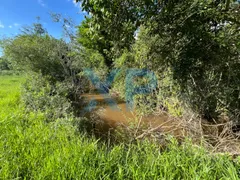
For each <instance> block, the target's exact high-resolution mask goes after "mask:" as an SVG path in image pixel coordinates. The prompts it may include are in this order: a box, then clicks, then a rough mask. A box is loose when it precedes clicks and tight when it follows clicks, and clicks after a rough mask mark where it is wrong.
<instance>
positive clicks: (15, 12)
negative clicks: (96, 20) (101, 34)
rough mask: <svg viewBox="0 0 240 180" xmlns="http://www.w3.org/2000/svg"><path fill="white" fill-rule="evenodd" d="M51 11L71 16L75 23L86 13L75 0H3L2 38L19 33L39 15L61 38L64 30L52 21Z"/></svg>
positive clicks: (0, 36) (48, 29)
mask: <svg viewBox="0 0 240 180" xmlns="http://www.w3.org/2000/svg"><path fill="white" fill-rule="evenodd" d="M50 12H54V13H61V14H62V15H64V16H65V17H71V18H72V19H73V20H74V22H75V24H80V22H81V21H82V20H83V19H84V13H83V12H81V10H80V5H79V4H76V3H74V2H73V0H59V1H56V0H21V1H19V0H1V2H0V38H2V37H11V36H15V35H17V34H18V33H19V29H20V28H21V27H22V26H26V25H31V24H32V23H34V22H36V17H38V16H39V17H40V18H41V20H40V22H41V23H42V24H43V25H44V27H45V28H46V29H47V31H48V33H49V34H51V35H53V36H54V37H56V38H60V37H61V36H62V30H61V28H60V25H59V24H57V23H53V22H52V20H51V17H50V15H49V13H50ZM0 56H1V51H0Z"/></svg>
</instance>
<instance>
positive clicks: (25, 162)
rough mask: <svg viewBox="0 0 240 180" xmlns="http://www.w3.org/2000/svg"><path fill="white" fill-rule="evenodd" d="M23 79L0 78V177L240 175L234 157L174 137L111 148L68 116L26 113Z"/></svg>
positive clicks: (169, 177) (61, 177) (176, 177)
mask: <svg viewBox="0 0 240 180" xmlns="http://www.w3.org/2000/svg"><path fill="white" fill-rule="evenodd" d="M23 80H24V78H22V77H8V76H4V77H0V85H1V89H0V97H1V99H0V105H1V110H0V112H1V116H0V132H1V134H0V179H151V180H152V179H211V180H212V179H239V168H240V165H239V163H238V161H235V162H234V161H233V160H231V159H230V158H229V157H227V156H222V155H221V156H219V155H218V156H217V155H210V154H208V153H207V152H206V151H205V150H204V149H203V148H199V147H194V146H193V145H191V143H190V142H185V143H183V145H181V146H179V145H178V143H177V142H176V141H175V140H174V139H170V142H169V145H168V146H167V148H166V149H165V150H164V151H160V148H159V145H157V144H154V143H151V142H149V141H141V142H137V143H135V144H118V145H112V146H109V145H108V144H105V143H100V142H98V140H96V139H94V138H89V137H87V136H85V135H84V134H79V133H77V131H75V128H74V127H73V126H72V125H71V122H70V121H71V120H57V121H56V122H54V123H46V119H45V117H44V115H43V114H41V113H25V112H24V109H23V108H22V106H21V103H20V99H19V97H20V96H19V92H20V89H19V87H20V83H21V82H22V81H23Z"/></svg>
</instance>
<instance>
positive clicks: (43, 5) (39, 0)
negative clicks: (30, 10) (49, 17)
mask: <svg viewBox="0 0 240 180" xmlns="http://www.w3.org/2000/svg"><path fill="white" fill-rule="evenodd" d="M38 4H40V5H41V6H42V7H45V6H46V4H45V3H44V2H43V0H38Z"/></svg>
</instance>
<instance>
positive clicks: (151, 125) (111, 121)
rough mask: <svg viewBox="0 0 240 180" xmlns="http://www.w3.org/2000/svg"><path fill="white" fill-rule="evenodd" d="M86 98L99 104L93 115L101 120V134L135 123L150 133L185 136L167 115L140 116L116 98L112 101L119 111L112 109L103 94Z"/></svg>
mask: <svg viewBox="0 0 240 180" xmlns="http://www.w3.org/2000/svg"><path fill="white" fill-rule="evenodd" d="M84 98H85V99H86V101H90V100H95V101H96V102H97V108H96V109H95V110H94V111H93V112H91V114H92V115H93V114H96V115H97V116H98V117H99V118H100V122H99V123H97V125H96V128H97V129H98V131H100V132H103V133H104V132H108V131H109V130H110V131H111V130H114V129H116V128H117V127H118V126H125V127H127V126H129V125H130V124H132V123H135V125H137V126H144V127H145V128H146V129H148V130H150V131H160V132H165V133H170V134H173V135H175V136H182V135H183V131H182V129H181V127H180V125H179V122H178V121H177V120H176V119H174V118H171V117H169V116H168V115H167V114H164V113H162V114H159V115H150V116H139V115H138V114H137V113H136V112H135V111H130V110H129V109H128V108H127V105H126V103H125V102H122V101H117V100H116V99H115V98H112V99H114V100H115V101H116V102H117V107H118V109H113V108H112V107H110V106H109V105H108V103H107V101H106V99H104V96H103V95H101V94H85V95H84ZM109 98H110V96H109ZM99 118H98V119H99Z"/></svg>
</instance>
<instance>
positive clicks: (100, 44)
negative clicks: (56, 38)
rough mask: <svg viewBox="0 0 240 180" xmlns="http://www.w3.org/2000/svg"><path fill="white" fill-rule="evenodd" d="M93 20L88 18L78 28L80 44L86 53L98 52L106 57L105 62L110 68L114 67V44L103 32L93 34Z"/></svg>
mask: <svg viewBox="0 0 240 180" xmlns="http://www.w3.org/2000/svg"><path fill="white" fill-rule="evenodd" d="M91 23H92V19H91V18H89V17H86V19H85V20H83V21H82V23H81V25H80V26H79V27H78V42H79V43H80V44H81V45H82V46H83V47H84V48H85V49H86V51H93V50H94V51H96V52H98V53H100V54H101V55H102V56H103V57H104V62H105V64H106V65H107V66H108V67H111V65H112V61H113V59H112V54H111V48H112V44H111V42H110V41H109V40H108V39H107V37H104V36H103V35H102V34H103V32H101V31H96V32H94V33H93V32H92V31H91V30H90V29H91Z"/></svg>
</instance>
